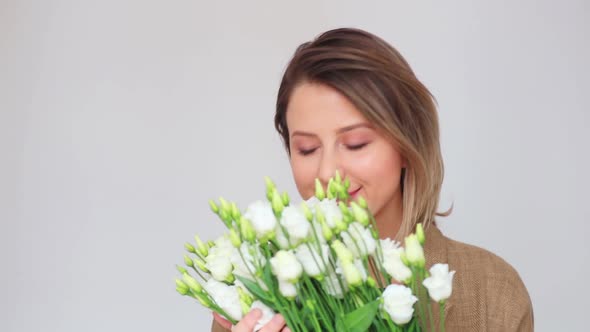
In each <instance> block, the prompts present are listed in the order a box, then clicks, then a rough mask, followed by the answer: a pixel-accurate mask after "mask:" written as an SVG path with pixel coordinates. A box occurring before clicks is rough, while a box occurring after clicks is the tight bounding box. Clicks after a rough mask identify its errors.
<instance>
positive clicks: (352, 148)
mask: <svg viewBox="0 0 590 332" xmlns="http://www.w3.org/2000/svg"><path fill="white" fill-rule="evenodd" d="M368 144H369V143H362V144H356V145H347V146H346V148H347V149H349V150H352V151H356V150H360V149H362V148H364V147H365V146H367V145H368Z"/></svg>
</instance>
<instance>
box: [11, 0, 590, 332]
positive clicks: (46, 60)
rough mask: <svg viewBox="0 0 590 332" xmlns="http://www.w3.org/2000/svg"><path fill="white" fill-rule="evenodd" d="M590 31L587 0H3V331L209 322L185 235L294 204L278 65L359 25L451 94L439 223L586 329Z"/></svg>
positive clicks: (541, 316)
mask: <svg viewBox="0 0 590 332" xmlns="http://www.w3.org/2000/svg"><path fill="white" fill-rule="evenodd" d="M589 22H590V6H589V5H588V2H585V1H582V0H580V1H573V0H572V1H532V0H529V1H519V2H515V1H480V2H473V1H467V0H466V1H425V2H422V1H420V2H418V1H383V2H374V1H365V2H363V3H362V4H361V3H360V2H358V1H354V2H348V3H345V2H342V1H310V0H309V1H297V2H294V1H290V2H286V1H270V0H269V1H234V2H228V1H196V0H192V1H190V0H184V1H182V0H169V1H162V0H160V1H156V0H151V1H149V0H148V1H146V0H143V1H139V0H135V1H132V0H117V1H114V0H103V1H81V0H78V1H74V0H62V1H57V0H46V1H33V0H30V1H11V0H0V149H1V150H0V262H1V265H0V331H6V332H13V331H14V332H17V331H19V332H20V331H23V332H24V331H27V332H29V331H31V332H32V331H71V332H74V331H76V332H78V331H173V330H174V331H207V329H208V327H209V324H210V319H211V316H210V313H209V312H207V311H206V310H204V309H202V308H201V307H200V305H199V304H197V302H196V301H191V300H190V299H188V298H183V297H181V296H180V295H178V294H176V292H175V290H174V282H173V280H174V277H175V276H176V270H175V268H174V265H175V264H176V263H181V262H182V255H183V243H184V242H185V241H190V240H191V239H192V236H193V235H194V234H195V233H199V234H200V235H202V237H204V238H209V239H210V238H213V237H216V236H218V235H219V234H220V233H221V232H222V226H221V223H220V222H218V221H217V220H216V219H215V218H214V215H213V214H212V213H210V212H209V210H208V205H207V200H208V199H210V198H216V197H218V196H220V195H224V196H225V197H227V198H229V199H233V200H235V201H237V202H238V203H239V204H240V206H241V207H242V208H243V207H245V205H246V204H248V203H249V202H250V201H252V200H255V199H258V198H262V197H263V195H264V182H263V176H264V175H269V176H271V177H272V178H273V179H274V180H275V181H276V182H277V183H278V185H279V186H280V188H282V189H284V190H287V191H289V192H290V193H291V195H292V196H293V197H297V193H296V190H295V186H294V184H293V182H292V179H291V174H290V169H289V165H288V160H287V157H286V154H285V153H284V151H283V149H282V146H281V143H280V140H279V137H278V135H277V134H276V133H275V131H274V128H273V114H274V103H275V97H276V92H277V89H278V85H279V81H280V77H281V74H282V71H283V69H284V68H285V66H286V64H287V62H288V60H289V58H290V56H291V55H292V53H293V51H294V50H295V48H296V47H297V46H298V45H299V44H300V43H302V42H304V41H307V40H310V39H312V38H313V37H315V36H316V35H318V34H319V33H320V32H322V31H325V30H327V29H331V28H335V27H343V26H347V27H358V28H363V29H366V30H368V31H370V32H373V33H375V34H377V35H379V36H381V37H382V38H384V39H386V40H387V41H388V42H390V43H391V44H392V45H394V46H395V47H396V48H398V50H399V51H400V52H401V53H402V54H403V55H404V56H405V57H406V58H407V60H408V61H409V62H410V64H411V65H412V66H413V68H414V70H415V72H416V73H417V75H418V76H419V78H420V79H421V80H423V82H424V83H425V84H426V85H427V86H428V87H429V88H430V90H431V92H432V93H433V94H434V95H435V96H436V98H437V100H438V104H439V112H440V119H441V121H440V122H441V130H442V146H443V152H444V158H445V162H446V171H447V173H446V178H445V184H444V192H443V198H442V204H443V206H442V208H446V207H448V206H449V205H450V204H451V203H452V202H454V204H455V211H454V213H453V215H452V216H451V217H449V218H446V219H445V220H441V224H442V229H443V231H444V232H445V233H446V234H447V235H449V236H450V237H453V238H455V239H457V240H460V241H464V242H468V243H472V244H475V245H478V246H481V247H484V248H486V249H489V250H491V251H493V252H495V253H497V254H499V255H500V256H502V257H503V258H505V259H506V260H507V261H508V262H509V263H511V264H512V265H513V266H514V267H515V268H516V269H517V270H518V271H519V273H520V275H521V276H522V278H523V280H524V282H525V284H526V285H527V287H528V289H529V292H530V295H531V298H532V301H533V306H534V310H535V321H536V328H537V329H536V330H538V331H581V330H584V329H585V326H586V325H587V322H586V320H585V318H586V317H587V314H586V309H585V308H586V307H587V300H586V299H587V298H588V296H590V293H589V292H588V288H587V282H586V279H587V276H588V275H589V272H590V270H589V268H588V265H587V263H588V260H589V258H590V257H589V253H590V245H589V244H588V242H589V241H588V236H590V232H589V230H590V227H589V226H588V223H589V222H590V212H589V211H590V210H589V209H588V206H589V205H590V202H589V199H590V195H589V194H588V191H589V188H590V175H589V174H588V172H589V170H590V156H589V152H590V147H589V145H590V134H589V132H588V131H589V130H590V115H589V109H588V106H587V105H586V98H587V96H588V93H589V92H590V79H589V77H590V65H589V63H588V59H590V46H589V45H588V41H589V40H590V23H589Z"/></svg>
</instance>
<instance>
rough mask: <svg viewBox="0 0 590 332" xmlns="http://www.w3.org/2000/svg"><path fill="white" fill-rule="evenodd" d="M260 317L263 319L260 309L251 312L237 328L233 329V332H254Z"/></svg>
mask: <svg viewBox="0 0 590 332" xmlns="http://www.w3.org/2000/svg"><path fill="white" fill-rule="evenodd" d="M260 317H262V311H260V309H254V310H252V311H250V312H249V313H248V314H247V315H246V316H244V318H242V320H241V321H240V322H239V323H238V324H237V325H236V326H234V327H233V329H232V331H233V332H252V330H253V329H254V327H255V326H256V324H257V323H258V320H259V319H260Z"/></svg>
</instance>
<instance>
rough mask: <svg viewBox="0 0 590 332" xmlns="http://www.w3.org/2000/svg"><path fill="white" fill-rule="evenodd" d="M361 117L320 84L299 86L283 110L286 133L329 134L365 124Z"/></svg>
mask: <svg viewBox="0 0 590 332" xmlns="http://www.w3.org/2000/svg"><path fill="white" fill-rule="evenodd" d="M367 122H368V121H367V120H366V118H365V117H364V116H363V114H362V113H361V112H360V111H359V110H358V109H357V108H356V107H355V106H354V105H353V104H352V103H351V102H350V100H348V98H347V97H345V96H344V95H343V94H341V93H340V92H339V91H337V90H336V89H334V88H332V87H330V86H328V85H325V84H321V83H302V84H300V85H298V86H297V87H296V88H295V89H294V90H293V93H292V94H291V98H290V99H289V105H288V106H287V127H288V128H289V131H290V132H292V131H294V130H308V131H332V130H338V129H339V128H342V127H346V126H350V125H354V124H358V123H367Z"/></svg>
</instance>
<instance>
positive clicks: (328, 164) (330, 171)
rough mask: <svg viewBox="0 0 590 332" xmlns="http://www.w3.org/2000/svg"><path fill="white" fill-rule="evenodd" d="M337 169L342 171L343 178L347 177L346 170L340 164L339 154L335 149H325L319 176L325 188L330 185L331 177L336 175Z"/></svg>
mask: <svg viewBox="0 0 590 332" xmlns="http://www.w3.org/2000/svg"><path fill="white" fill-rule="evenodd" d="M336 171H338V172H339V173H340V176H341V177H342V178H343V179H344V178H345V177H346V174H344V170H343V168H342V167H341V165H340V162H339V158H338V156H337V154H336V153H335V152H334V151H328V150H327V149H324V150H323V151H322V157H321V160H320V165H319V169H318V176H317V177H318V179H319V180H320V182H321V183H322V185H323V186H324V188H326V187H327V186H328V181H330V178H332V177H334V176H335V175H336Z"/></svg>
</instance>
